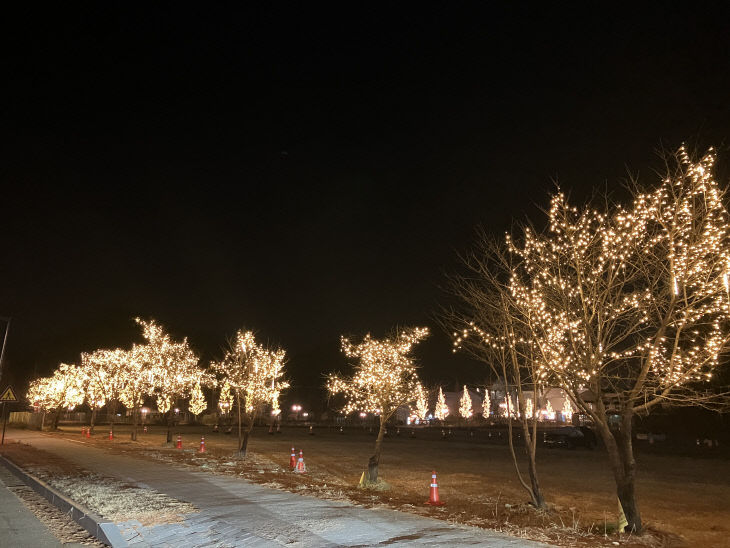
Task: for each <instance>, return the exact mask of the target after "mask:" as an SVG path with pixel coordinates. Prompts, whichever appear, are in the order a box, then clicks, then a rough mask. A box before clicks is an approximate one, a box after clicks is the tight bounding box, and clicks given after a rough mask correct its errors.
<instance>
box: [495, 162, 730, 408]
mask: <svg viewBox="0 0 730 548" xmlns="http://www.w3.org/2000/svg"><path fill="white" fill-rule="evenodd" d="M677 160H678V161H677V163H676V165H675V166H673V169H672V170H671V171H670V173H669V174H668V176H667V177H666V178H665V179H663V180H662V182H661V184H659V185H658V186H657V187H656V188H655V189H654V190H653V191H650V192H646V193H641V192H638V191H637V192H636V193H635V199H634V203H633V204H632V206H631V207H630V208H623V207H619V206H615V207H614V209H613V210H612V211H610V212H606V211H604V210H599V209H591V208H585V209H578V208H576V207H574V206H571V205H570V204H569V203H568V201H567V199H566V197H565V196H564V195H563V194H557V195H556V196H555V197H553V199H552V202H551V207H550V210H549V223H550V230H549V232H548V233H546V234H544V235H543V234H538V233H535V232H534V231H532V230H530V229H525V230H524V233H523V236H522V241H521V243H519V244H518V243H517V242H515V241H512V240H510V245H511V249H512V251H513V253H515V254H516V255H518V256H519V257H520V258H521V259H522V261H521V263H520V268H519V269H517V270H516V271H515V272H514V275H513V278H512V280H511V287H512V292H513V295H514V296H515V299H516V300H517V302H518V304H519V306H520V307H521V308H522V310H523V313H524V315H525V316H526V317H527V318H528V322H529V324H530V327H531V328H532V333H533V335H534V341H535V342H536V343H537V348H538V349H539V351H540V353H541V366H542V369H543V371H542V374H543V375H544V376H545V377H546V378H552V379H557V383H558V384H560V385H561V386H563V385H565V387H567V389H568V391H569V392H570V393H571V396H575V395H577V394H578V393H579V392H580V389H581V387H583V386H589V387H591V388H592V389H593V392H594V393H596V394H600V393H604V392H610V393H613V394H615V395H616V397H617V398H618V400H619V406H621V407H623V406H631V407H632V408H633V409H634V411H648V410H649V409H650V408H651V407H653V406H654V405H656V404H658V403H661V402H665V403H670V404H672V403H673V404H699V405H708V406H709V405H711V404H712V403H713V399H715V398H713V395H711V394H709V393H705V391H704V390H697V382H698V381H704V380H707V379H709V378H711V377H712V373H713V370H714V369H715V368H717V367H718V365H719V363H720V356H721V355H722V354H723V353H725V352H726V351H727V349H728V341H729V340H730V321H729V319H730V318H729V315H730V308H729V298H728V297H729V288H728V276H729V275H730V240H729V238H728V213H727V210H726V208H725V205H724V203H723V199H724V192H723V191H721V190H720V188H719V186H718V184H717V183H716V181H715V180H714V179H713V177H712V170H713V165H714V162H715V155H714V153H713V152H712V151H711V152H709V153H708V154H707V155H706V156H704V157H703V158H702V159H700V160H699V161H697V162H693V161H692V160H691V159H690V157H689V156H688V154H687V152H686V151H685V149H684V148H682V149H680V151H679V153H678V156H677ZM573 399H575V397H574V398H573Z"/></svg>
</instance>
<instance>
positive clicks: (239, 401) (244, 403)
mask: <svg viewBox="0 0 730 548" xmlns="http://www.w3.org/2000/svg"><path fill="white" fill-rule="evenodd" d="M136 322H137V323H138V324H139V326H140V327H141V328H142V337H143V339H144V342H143V343H141V344H134V345H132V348H131V349H119V348H118V349H114V350H105V349H101V350H95V351H93V352H89V353H83V354H82V355H81V361H80V365H69V364H61V365H60V366H59V367H58V368H57V369H56V370H55V371H54V372H53V374H52V375H51V376H49V377H42V378H39V379H36V380H34V381H33V382H31V384H30V387H29V389H28V393H27V399H28V401H29V402H30V403H31V404H32V405H33V406H34V407H36V408H38V409H40V410H42V411H43V417H44V419H43V422H45V414H46V412H48V411H55V418H54V423H53V428H56V427H57V426H58V419H59V417H60V413H61V411H62V410H63V409H69V410H72V409H74V408H75V407H77V406H79V405H81V404H83V403H86V404H87V405H88V406H89V408H90V410H91V420H90V428H91V429H92V430H93V428H94V423H95V421H96V417H97V413H98V411H99V410H100V409H101V408H102V407H104V406H105V405H106V406H107V409H108V411H109V417H110V424H111V428H113V427H114V419H115V417H116V411H117V405H118V404H119V403H121V404H122V405H124V406H125V407H126V408H127V409H128V410H129V411H130V413H131V415H132V424H133V427H132V433H131V437H132V439H133V440H136V439H137V429H138V426H139V423H140V420H139V419H140V414H141V409H142V406H143V405H144V403H145V401H146V400H147V399H148V398H154V399H155V401H156V404H157V409H158V411H159V412H160V413H161V414H163V415H164V416H165V417H166V422H167V442H168V443H171V442H172V426H173V420H174V408H175V407H176V406H177V405H179V404H180V403H181V402H182V401H187V405H188V409H189V411H190V412H191V413H192V414H193V415H199V414H200V413H202V412H203V411H205V410H206V408H207V402H206V400H205V396H204V394H203V387H210V388H215V387H217V386H221V392H222V393H221V395H220V398H219V405H221V409H223V410H225V411H230V410H231V409H232V408H233V406H234V405H235V407H236V408H237V410H238V411H237V415H238V432H239V451H240V452H241V454H243V455H245V451H246V442H247V440H248V434H249V433H250V432H251V427H252V426H253V422H254V420H255V418H256V416H257V414H259V413H261V412H262V411H263V409H264V408H266V409H268V408H270V409H272V411H273V412H274V413H277V412H278V410H279V395H280V392H281V390H282V389H284V388H286V387H287V386H288V384H287V383H286V382H285V381H283V380H282V376H283V367H284V358H285V352H284V351H283V350H281V349H274V350H271V349H268V348H267V347H265V346H264V345H262V344H260V343H258V342H256V340H255V337H254V335H253V333H252V332H250V331H245V332H244V331H239V332H238V333H237V335H236V337H235V338H234V339H233V340H232V341H230V342H229V345H228V349H227V351H226V354H225V356H224V359H223V360H222V361H220V362H213V363H212V364H211V366H212V367H211V368H210V370H209V371H206V370H204V369H203V368H201V367H200V365H199V358H198V356H197V355H196V354H195V352H194V351H193V350H192V349H191V348H190V345H189V344H188V341H187V339H182V340H180V341H175V340H174V339H173V338H172V337H171V336H170V335H169V334H168V333H167V332H166V331H165V329H164V328H163V327H162V326H161V325H159V324H158V323H157V322H155V321H154V320H151V321H145V320H141V319H139V318H138V319H137V320H136ZM244 428H245V431H244Z"/></svg>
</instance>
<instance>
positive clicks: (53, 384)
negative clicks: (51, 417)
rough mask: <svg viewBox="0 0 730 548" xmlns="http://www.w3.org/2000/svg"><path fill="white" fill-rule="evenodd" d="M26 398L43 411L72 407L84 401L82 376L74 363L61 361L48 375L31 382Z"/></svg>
mask: <svg viewBox="0 0 730 548" xmlns="http://www.w3.org/2000/svg"><path fill="white" fill-rule="evenodd" d="M27 398H28V401H30V402H31V404H32V405H33V406H35V407H39V408H40V409H43V410H45V411H50V410H52V409H58V408H62V407H66V408H68V409H73V408H74V407H76V406H77V405H81V404H82V403H83V402H84V390H83V376H82V374H81V372H80V370H79V368H78V367H76V366H75V365H69V364H65V363H62V364H60V365H59V366H58V369H56V370H55V371H54V372H53V375H51V376H50V377H41V378H39V379H36V380H34V381H33V382H31V383H30V387H29V388H28V394H27Z"/></svg>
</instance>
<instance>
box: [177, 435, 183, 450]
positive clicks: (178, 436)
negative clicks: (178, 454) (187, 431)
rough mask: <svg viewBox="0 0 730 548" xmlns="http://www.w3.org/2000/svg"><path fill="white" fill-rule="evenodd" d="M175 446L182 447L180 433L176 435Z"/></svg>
mask: <svg viewBox="0 0 730 548" xmlns="http://www.w3.org/2000/svg"><path fill="white" fill-rule="evenodd" d="M177 448H178V449H182V436H181V435H180V434H178V435H177Z"/></svg>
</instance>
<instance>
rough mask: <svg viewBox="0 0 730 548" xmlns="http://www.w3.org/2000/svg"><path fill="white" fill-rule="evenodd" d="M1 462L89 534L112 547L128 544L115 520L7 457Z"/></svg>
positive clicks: (121, 546) (121, 547)
mask: <svg viewBox="0 0 730 548" xmlns="http://www.w3.org/2000/svg"><path fill="white" fill-rule="evenodd" d="M0 462H2V463H3V464H4V465H5V467H6V468H7V469H8V470H10V472H12V473H13V474H15V475H16V476H17V477H18V478H20V479H21V480H22V481H23V483H25V484H26V485H28V486H29V487H31V488H32V489H33V490H34V491H35V492H36V493H38V494H40V495H42V496H43V497H44V498H45V499H46V500H48V502H50V503H51V504H53V505H54V506H56V507H57V508H58V509H59V510H61V511H62V512H63V513H64V514H67V515H69V516H71V519H73V520H74V521H75V522H76V523H78V524H79V525H80V526H81V527H83V528H84V529H85V530H86V531H88V532H89V534H91V535H93V536H95V537H96V538H98V539H99V540H100V541H102V542H105V543H107V544H108V545H109V546H111V547H112V548H125V547H126V546H128V544H127V541H126V540H125V539H124V537H123V536H122V534H121V533H120V531H119V529H118V528H117V526H116V525H114V523H113V522H111V521H109V520H104V519H102V518H101V517H100V516H97V515H96V514H94V513H93V512H90V511H89V510H88V509H87V508H85V507H84V506H81V505H80V504H79V503H77V502H74V501H73V500H71V499H70V498H68V497H67V496H65V495H63V494H61V493H59V492H58V491H56V490H55V489H54V488H53V487H51V486H50V485H48V484H47V483H45V482H44V481H42V480H40V479H38V478H36V477H35V476H33V475H32V474H29V473H28V472H26V471H25V470H23V469H22V468H20V467H19V466H18V465H17V464H15V463H13V462H11V461H10V460H9V459H7V458H6V457H4V456H1V455H0Z"/></svg>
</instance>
